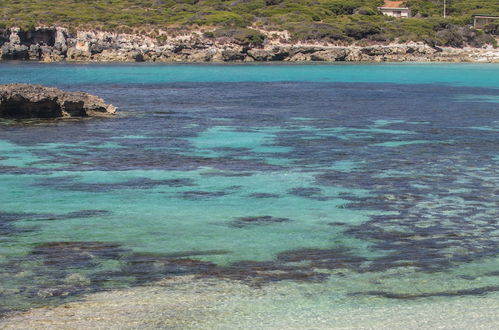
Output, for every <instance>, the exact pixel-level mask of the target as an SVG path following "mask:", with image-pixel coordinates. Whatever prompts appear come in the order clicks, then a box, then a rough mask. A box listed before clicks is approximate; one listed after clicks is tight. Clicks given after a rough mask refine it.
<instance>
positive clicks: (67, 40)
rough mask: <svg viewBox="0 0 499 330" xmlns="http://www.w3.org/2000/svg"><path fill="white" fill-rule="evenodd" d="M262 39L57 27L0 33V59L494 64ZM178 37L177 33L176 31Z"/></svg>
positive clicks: (476, 55) (483, 58) (409, 48)
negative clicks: (153, 35) (250, 40)
mask: <svg viewBox="0 0 499 330" xmlns="http://www.w3.org/2000/svg"><path fill="white" fill-rule="evenodd" d="M261 32H262V33H265V34H266V35H267V40H266V41H265V42H264V43H263V44H259V45H248V44H241V42H238V41H237V40H234V39H231V38H228V37H220V38H214V37H207V36H206V35H205V34H203V33H202V32H201V31H183V32H182V33H180V35H173V34H168V33H167V32H166V31H157V33H158V37H157V38H151V37H148V36H145V35H138V34H125V33H114V32H104V31H77V32H75V33H70V32H69V31H68V30H67V29H65V28H61V27H49V28H47V27H44V28H41V27H40V28H35V29H34V30H31V31H22V30H21V29H19V28H10V29H6V30H4V31H1V30H0V59H4V60H35V61H45V62H53V61H94V62H143V61H145V62H268V61H286V62H302V61H327V62H336V61H355V62H356V61H368V62H388V61H389V62H402V61H404V62H406V61H413V62H416V61H417V62H430V61H438V62H499V49H494V48H492V46H488V48H471V47H467V48H451V47H442V48H437V47H431V46H429V45H427V44H424V43H404V44H389V45H380V44H376V45H368V46H358V45H348V46H338V45H335V44H331V43H324V42H315V43H314V42H310V43H300V42H295V41H292V40H291V39H290V38H289V37H282V35H281V36H278V37H273V35H275V33H271V32H268V31H267V32H266V31H261ZM177 33H178V31H177Z"/></svg>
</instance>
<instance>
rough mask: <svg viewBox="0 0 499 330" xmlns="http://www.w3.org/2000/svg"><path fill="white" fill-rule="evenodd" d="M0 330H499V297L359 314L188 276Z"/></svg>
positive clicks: (377, 307) (37, 312)
mask: <svg viewBox="0 0 499 330" xmlns="http://www.w3.org/2000/svg"><path fill="white" fill-rule="evenodd" d="M0 328H1V329H499V297H498V295H489V296H484V297H455V298H446V299H445V300H444V299H438V300H429V299H424V300H419V301H412V302H404V301H393V302H392V303H390V304H388V305H387V304H386V302H384V304H382V302H381V300H380V299H379V298H372V301H371V303H364V304H360V305H357V306H349V305H345V304H344V303H343V304H339V301H334V298H332V296H330V297H328V295H327V292H324V291H323V289H321V288H320V286H316V287H314V286H303V285H298V284H295V283H280V284H275V285H269V286H266V287H264V288H262V289H254V288H250V287H248V286H246V285H243V284H241V283H237V282H233V281H230V282H229V281H220V280H202V281H201V280H195V279H194V278H193V277H191V276H185V277H177V278H175V279H165V280H162V281H160V282H157V283H154V285H151V286H146V287H138V288H133V289H127V290H120V291H112V292H101V293H97V294H91V295H88V296H86V297H85V299H84V300H83V301H79V302H74V303H68V304H65V305H62V306H58V307H54V308H37V309H33V310H31V311H29V312H26V313H18V314H15V315H11V316H10V317H8V318H6V319H3V320H0Z"/></svg>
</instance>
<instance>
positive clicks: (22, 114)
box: [0, 84, 116, 119]
mask: <svg viewBox="0 0 499 330" xmlns="http://www.w3.org/2000/svg"><path fill="white" fill-rule="evenodd" d="M115 112H116V107H114V106H113V105H110V104H106V103H105V102H104V100H103V99H101V98H100V97H97V96H94V95H90V94H87V93H82V92H65V91H62V90H60V89H57V88H51V87H45V86H40V85H29V84H7V85H0V118H15V119H27V118H73V117H77V118H81V117H108V116H111V115H113V114H114V113H115Z"/></svg>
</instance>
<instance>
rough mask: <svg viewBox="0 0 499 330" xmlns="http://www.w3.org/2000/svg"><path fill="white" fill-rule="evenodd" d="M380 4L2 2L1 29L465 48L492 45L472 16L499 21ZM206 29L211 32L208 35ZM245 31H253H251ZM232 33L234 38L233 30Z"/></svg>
mask: <svg viewBox="0 0 499 330" xmlns="http://www.w3.org/2000/svg"><path fill="white" fill-rule="evenodd" d="M382 4H383V1H382V0H3V1H2V6H1V7H0V29H1V28H2V27H4V28H5V27H9V26H21V27H23V28H24V29H29V28H31V27H34V26H39V25H62V26H66V27H69V28H85V27H87V28H93V29H95V28H101V29H104V30H111V31H121V32H127V31H131V30H134V31H140V30H144V31H152V30H154V29H157V28H172V27H182V28H186V27H189V28H206V29H207V30H208V35H207V36H214V37H217V36H220V35H222V36H223V35H224V33H225V34H227V33H231V34H232V37H235V38H236V39H238V40H240V41H241V42H243V43H248V44H250V43H252V44H258V43H260V42H262V40H263V38H264V36H263V35H261V34H259V33H258V32H257V31H256V30H255V29H258V28H262V29H265V30H287V31H289V32H290V33H291V37H292V38H293V39H294V40H304V41H314V40H324V41H333V42H338V43H344V44H346V43H351V42H352V41H360V42H389V41H400V42H405V41H422V40H423V41H426V42H427V43H429V44H431V45H435V46H438V45H443V46H454V47H462V46H464V45H471V46H482V45H484V44H485V43H491V44H494V43H495V40H494V38H493V37H492V36H493V35H494V34H495V35H497V33H498V30H499V29H498V26H497V24H493V25H491V26H489V27H487V28H486V29H485V30H484V31H476V30H473V29H471V28H470V24H471V23H472V15H473V14H488V15H499V2H498V1H497V0H447V16H448V17H447V18H443V17H442V13H443V0H407V1H406V5H407V6H408V7H410V8H411V10H412V12H413V15H415V17H414V18H410V19H395V18H391V17H387V16H383V15H381V13H380V12H379V11H378V10H377V7H378V6H380V5H382ZM208 27H209V28H210V29H208ZM248 28H253V29H252V30H250V29H248ZM231 31H232V32H231Z"/></svg>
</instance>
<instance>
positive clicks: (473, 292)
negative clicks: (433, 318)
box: [351, 285, 499, 300]
mask: <svg viewBox="0 0 499 330" xmlns="http://www.w3.org/2000/svg"><path fill="white" fill-rule="evenodd" d="M497 291H499V286H497V285H496V286H484V287H479V288H471V289H463V290H455V291H437V292H424V293H414V294H413V293H394V292H386V291H368V292H356V293H352V294H351V295H367V296H378V297H384V298H389V299H400V300H412V299H420V298H431V297H461V296H479V295H485V294H487V293H491V292H497Z"/></svg>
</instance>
